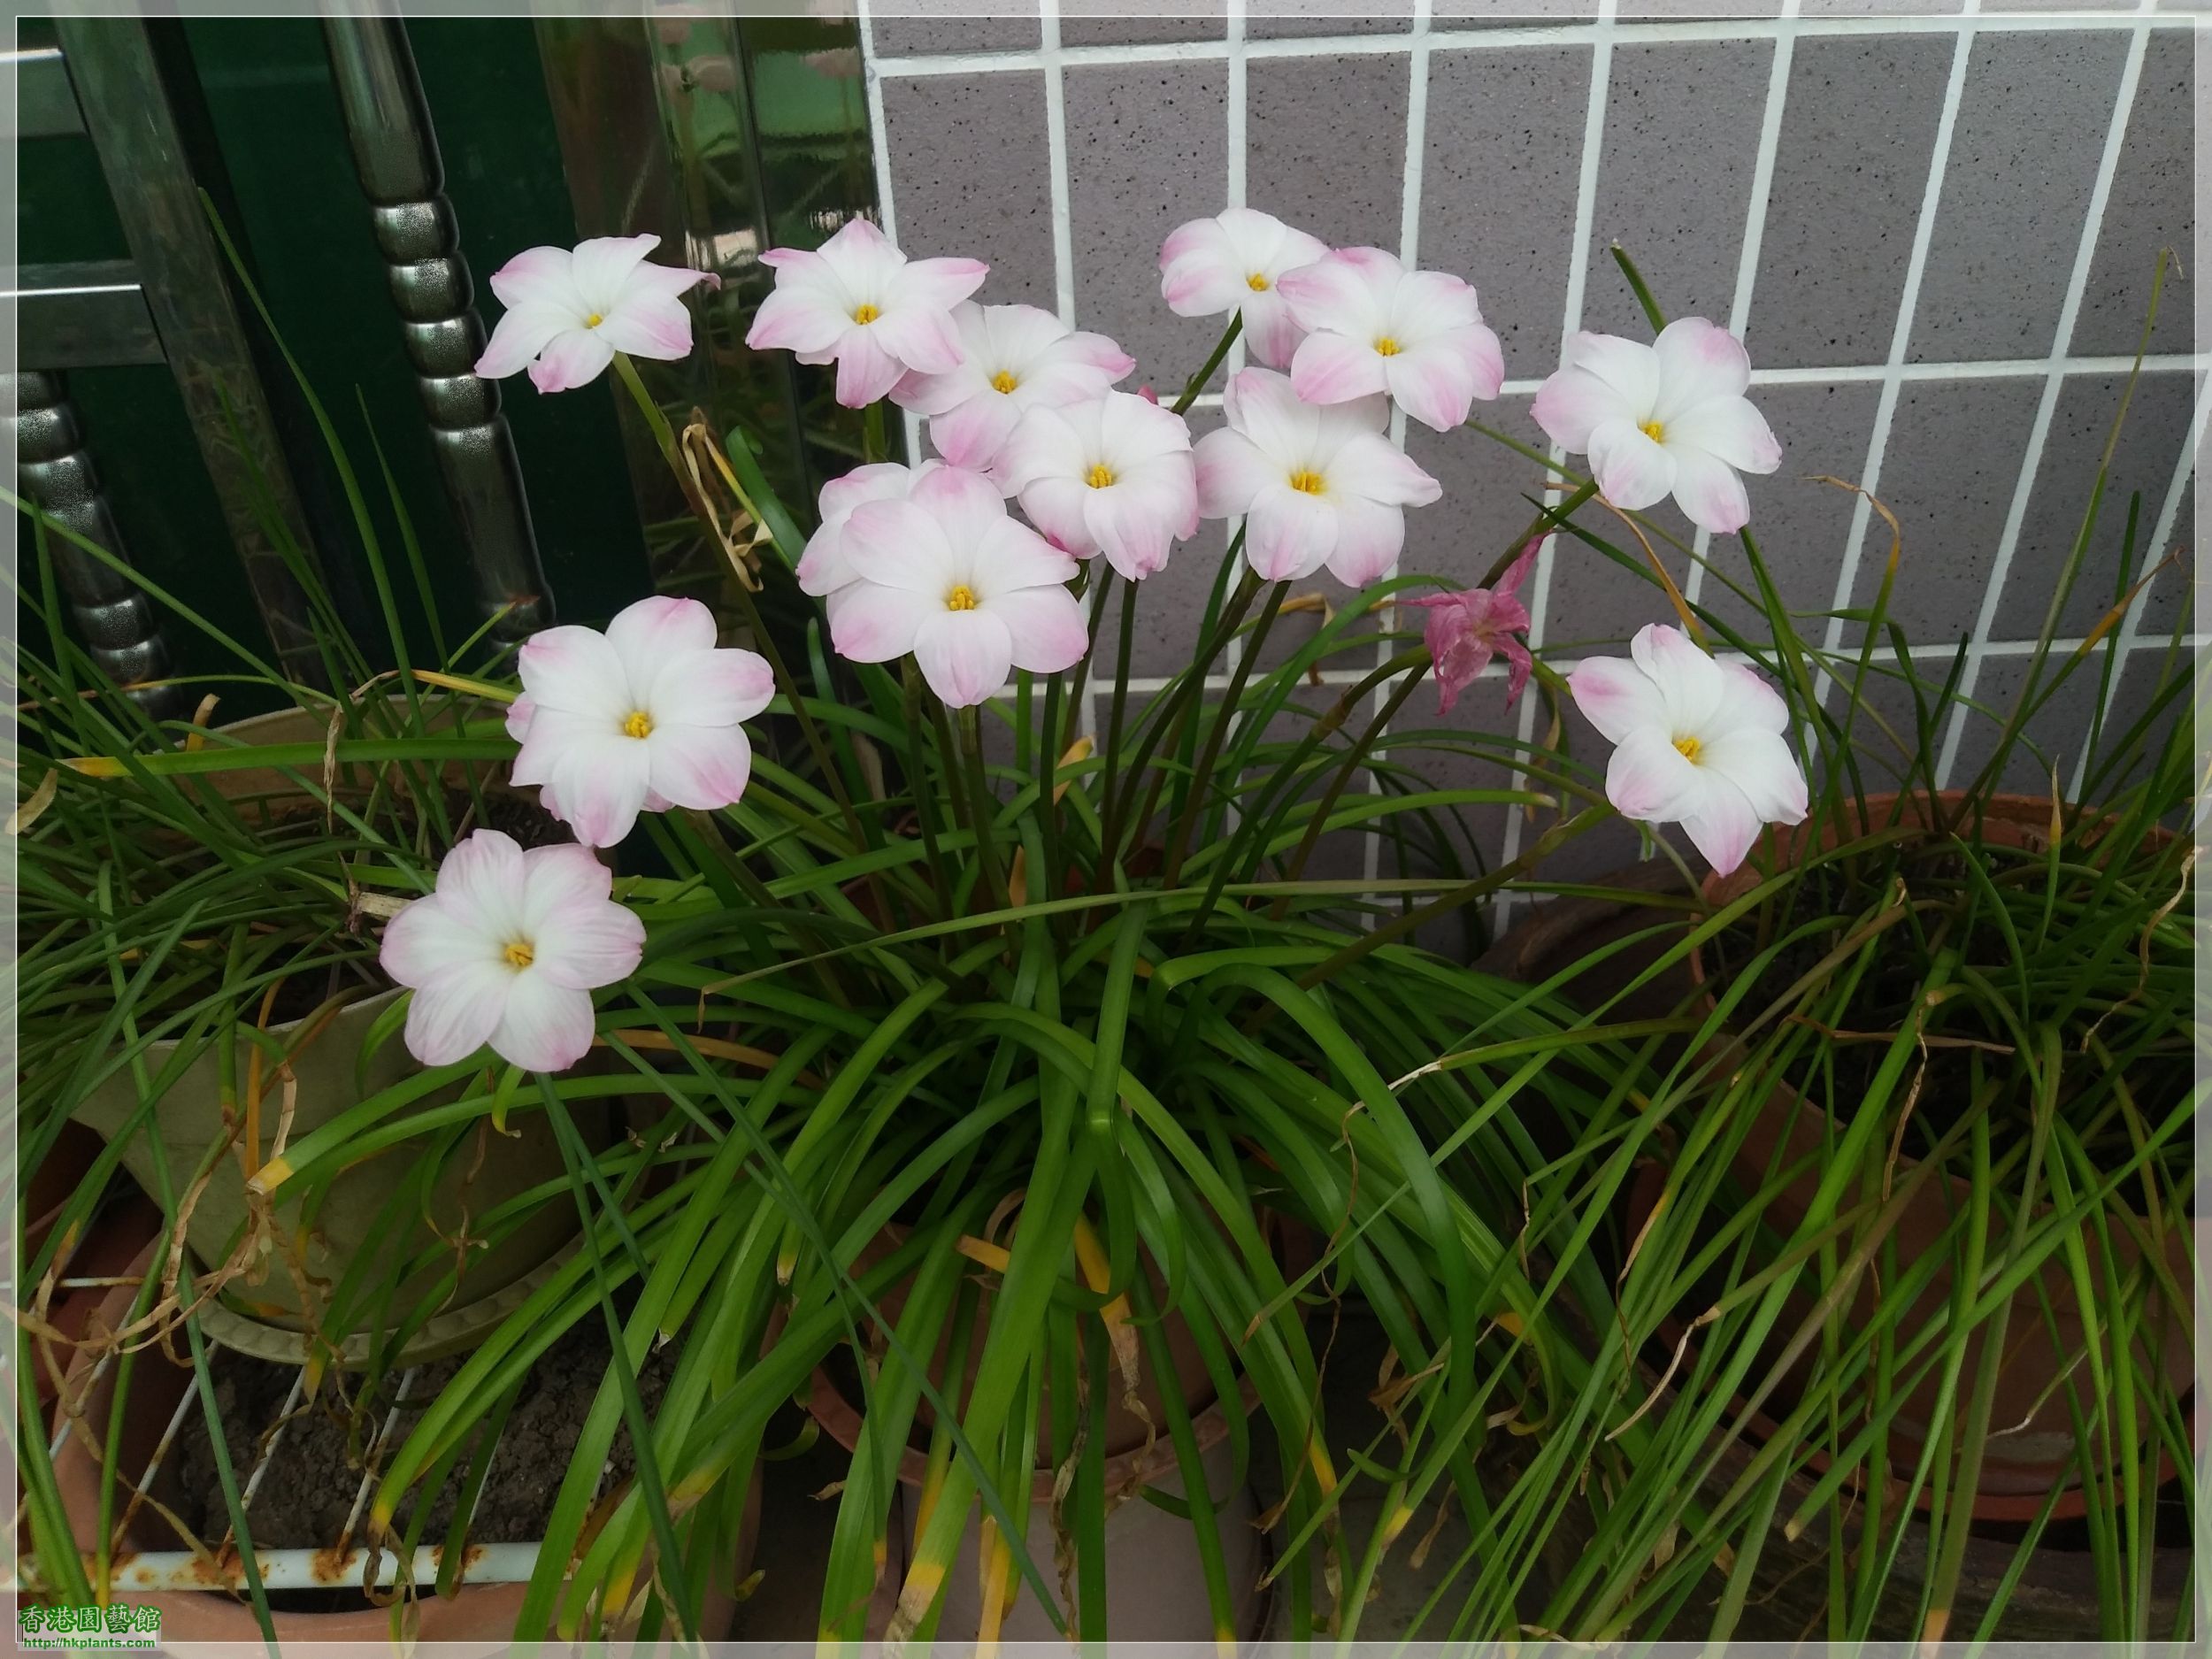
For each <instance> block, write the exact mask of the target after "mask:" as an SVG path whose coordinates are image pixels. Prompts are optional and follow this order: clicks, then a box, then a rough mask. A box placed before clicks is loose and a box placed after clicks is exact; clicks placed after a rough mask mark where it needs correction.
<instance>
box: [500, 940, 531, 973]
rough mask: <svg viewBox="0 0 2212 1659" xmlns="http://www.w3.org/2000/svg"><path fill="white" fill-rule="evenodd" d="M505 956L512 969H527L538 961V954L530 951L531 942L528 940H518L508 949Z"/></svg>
mask: <svg viewBox="0 0 2212 1659" xmlns="http://www.w3.org/2000/svg"><path fill="white" fill-rule="evenodd" d="M504 954H505V956H506V958H507V965H508V966H509V967H511V968H526V967H528V966H529V965H530V964H532V963H534V962H535V961H536V960H537V959H538V957H537V953H536V952H535V951H534V950H532V949H530V941H528V940H526V939H518V940H516V941H515V942H514V943H513V944H511V945H510V946H508V947H507V949H506V951H505V953H504Z"/></svg>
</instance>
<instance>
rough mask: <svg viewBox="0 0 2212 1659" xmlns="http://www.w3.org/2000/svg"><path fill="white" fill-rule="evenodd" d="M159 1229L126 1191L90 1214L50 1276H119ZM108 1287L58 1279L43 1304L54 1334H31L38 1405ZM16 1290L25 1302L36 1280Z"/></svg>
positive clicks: (54, 1388) (147, 1208)
mask: <svg viewBox="0 0 2212 1659" xmlns="http://www.w3.org/2000/svg"><path fill="white" fill-rule="evenodd" d="M160 1235H161V1211H160V1210H157V1209H155V1208H154V1206H153V1205H152V1204H151V1203H150V1202H147V1200H145V1199H144V1198H142V1197H141V1196H140V1195H139V1194H136V1193H130V1194H126V1195H124V1196H123V1197H121V1198H120V1199H119V1200H118V1201H117V1202H114V1203H112V1204H111V1205H110V1206H109V1207H108V1208H107V1209H106V1210H104V1211H103V1212H102V1213H100V1214H98V1215H96V1216H95V1217H93V1218H92V1222H91V1225H89V1226H88V1227H87V1228H86V1230H85V1238H84V1240H83V1242H82V1243H81V1244H80V1245H78V1246H77V1248H75V1249H74V1250H73V1251H72V1252H71V1254H70V1256H69V1259H68V1261H67V1262H66V1263H65V1264H62V1265H61V1266H59V1267H58V1271H56V1273H55V1275H54V1277H55V1279H56V1280H57V1281H63V1280H66V1279H119V1278H121V1277H122V1276H123V1275H124V1274H126V1273H134V1272H137V1271H139V1269H138V1266H137V1263H138V1258H139V1257H140V1256H142V1254H144V1252H145V1250H146V1247H147V1246H148V1245H150V1243H152V1242H153V1240H155V1239H157V1237H159V1236H160ZM112 1288H113V1287H112V1286H99V1285H83V1286H74V1287H73V1286H69V1285H67V1284H66V1283H60V1282H58V1284H57V1286H56V1290H55V1293H54V1297H53V1300H52V1301H51V1302H49V1303H48V1304H47V1308H46V1317H45V1320H44V1323H45V1325H47V1326H48V1327H49V1329H50V1331H52V1332H53V1333H55V1334H54V1335H52V1336H49V1335H46V1334H45V1333H39V1334H37V1335H35V1336H34V1337H33V1338H32V1340H31V1364H32V1368H33V1370H34V1371H35V1373H36V1381H37V1384H38V1402H39V1404H40V1405H41V1406H50V1405H52V1404H53V1403H54V1401H55V1398H56V1397H57V1395H58V1394H59V1393H60V1389H61V1384H60V1379H62V1378H63V1377H65V1376H66V1375H67V1373H68V1371H69V1367H70V1365H71V1363H72V1362H73V1356H74V1354H75V1345H76V1344H77V1343H78V1342H79V1341H80V1340H82V1338H83V1336H84V1333H85V1332H86V1331H87V1330H88V1329H89V1328H90V1326H91V1324H92V1317H93V1315H94V1314H95V1313H96V1312H97V1311H98V1310H99V1309H100V1307H101V1305H102V1304H103V1303H104V1302H106V1301H107V1299H108V1296H109V1294H111V1290H112ZM18 1291H19V1294H20V1296H21V1297H22V1299H23V1301H24V1302H25V1303H26V1304H28V1303H29V1302H30V1301H31V1298H32V1297H34V1296H35V1294H37V1291H38V1286H35V1285H23V1286H19V1287H18Z"/></svg>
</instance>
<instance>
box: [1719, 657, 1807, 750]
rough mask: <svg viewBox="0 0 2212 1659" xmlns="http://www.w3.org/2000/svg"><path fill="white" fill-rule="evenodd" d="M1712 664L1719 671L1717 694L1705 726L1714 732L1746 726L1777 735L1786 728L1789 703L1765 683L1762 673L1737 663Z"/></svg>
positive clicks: (1786, 729)
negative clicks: (1719, 693) (1716, 701)
mask: <svg viewBox="0 0 2212 1659" xmlns="http://www.w3.org/2000/svg"><path fill="white" fill-rule="evenodd" d="M1714 665H1715V666H1716V667H1717V668H1718V669H1719V670H1720V678H1721V695H1720V702H1719V703H1718V704H1717V707H1716V708H1715V710H1714V712H1713V716H1712V718H1711V719H1710V720H1709V723H1708V724H1709V729H1710V730H1712V731H1713V732H1715V733H1719V732H1723V731H1731V732H1732V731H1734V730H1736V729H1737V728H1738V727H1740V726H1748V727H1749V728H1750V729H1751V730H1753V731H1755V732H1772V733H1776V734H1777V735H1779V734H1780V733H1784V732H1786V731H1788V730H1789V727H1790V710H1789V705H1788V704H1787V703H1784V702H1783V701H1782V697H1781V694H1780V693H1779V692H1778V691H1776V690H1775V688H1774V687H1772V686H1770V685H1769V684H1768V683H1767V680H1766V676H1765V675H1764V674H1762V673H1760V672H1758V670H1756V669H1755V668H1747V667H1746V666H1745V665H1744V664H1741V663H1723V662H1718V661H1716V663H1715V664H1714Z"/></svg>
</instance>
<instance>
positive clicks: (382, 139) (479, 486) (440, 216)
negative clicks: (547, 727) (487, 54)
mask: <svg viewBox="0 0 2212 1659" xmlns="http://www.w3.org/2000/svg"><path fill="white" fill-rule="evenodd" d="M323 38H324V42H325V43H326V46H327V48H328V50H329V53H330V68H331V75H332V78H333V80H334V81H335V82H336V84H337V88H338V103H339V108H340V110H341V111H342V114H343V117H344V119H345V127H346V135H347V137H348V139H349V141H350V142H351V144H352V147H353V160H354V168H355V171H356V172H357V174H358V175H359V177H360V180H361V188H362V191H363V193H364V194H365V195H366V196H367V197H368V199H369V204H370V209H369V213H370V219H371V223H372V224H373V227H374V230H375V234H376V245H377V248H378V250H379V251H380V253H381V254H382V255H383V258H384V264H385V269H386V275H387V277H388V280H389V283H390V286H391V293H392V303H393V304H394V305H395V306H396V307H397V308H398V311H399V314H400V319H401V330H402V333H403V335H404V336H405V339H406V343H407V357H408V361H409V362H410V363H411V365H413V367H414V371H415V380H416V388H417V390H418V391H419V393H420V395H421V397H422V406H423V411H424V412H425V413H426V415H427V416H428V417H429V421H430V437H431V444H432V447H433V449H434V451H435V453H436V455H437V457H438V472H439V475H440V477H441V478H442V480H443V481H444V484H445V491H446V495H447V498H448V499H449V501H450V502H451V503H452V505H453V511H454V516H455V518H457V520H458V521H459V525H460V529H461V536H462V540H463V542H464V544H465V546H466V547H467V549H468V555H469V562H470V565H471V569H472V572H473V574H474V578H475V587H476V598H477V603H478V606H479V607H480V614H481V615H482V616H485V617H491V616H500V617H501V620H500V622H499V623H498V625H497V626H496V627H495V630H494V631H495V634H498V635H500V636H501V637H503V638H509V639H517V638H520V637H522V636H524V635H526V634H531V633H533V632H534V631H535V630H537V629H539V628H541V627H545V626H548V625H549V624H550V623H551V622H552V620H553V601H552V597H551V595H550V594H549V592H548V591H547V589H546V585H545V572H544V569H543V567H542V565H541V564H540V562H539V558H538V544H537V536H536V533H535V532H534V529H533V528H532V526H531V522H530V504H529V500H528V498H527V496H526V495H525V494H524V490H523V482H522V467H521V464H520V462H519V461H518V459H517V458H516V456H515V445H514V439H513V436H512V435H511V434H510V432H509V431H508V427H507V418H506V416H505V415H503V413H501V411H500V395H499V387H498V385H497V384H496V383H495V382H494V381H491V380H479V379H478V378H477V376H476V374H475V373H474V370H473V365H474V364H475V362H476V359H477V357H479V356H480V355H481V353H482V351H483V349H484V325H483V322H482V319H480V318H479V317H478V315H477V313H476V306H475V296H474V289H473V287H472V283H471V282H470V280H469V269H468V263H467V261H466V260H465V259H464V258H463V257H462V256H461V251H460V247H459V242H458V237H457V232H456V230H455V227H454V219H453V207H452V204H451V203H449V201H448V200H447V199H446V196H445V193H444V192H445V169H444V165H443V163H442V160H441V158H440V157H439V154H438V140H437V134H436V132H435V130H434V128H433V127H432V126H431V121H430V111H429V108H428V106H427V105H426V104H425V102H424V99H423V93H422V82H421V81H420V79H419V77H418V75H417V74H416V72H415V56H414V51H413V49H412V48H411V46H410V45H409V43H408V39H407V26H406V25H405V23H404V22H403V21H402V20H401V19H398V18H396V17H328V18H326V19H324V21H323Z"/></svg>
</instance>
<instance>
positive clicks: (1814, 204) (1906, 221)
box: [1745, 35, 1953, 368]
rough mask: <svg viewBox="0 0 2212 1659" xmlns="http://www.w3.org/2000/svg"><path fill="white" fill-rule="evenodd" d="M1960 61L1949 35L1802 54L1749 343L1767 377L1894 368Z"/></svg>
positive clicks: (1815, 47)
mask: <svg viewBox="0 0 2212 1659" xmlns="http://www.w3.org/2000/svg"><path fill="white" fill-rule="evenodd" d="M1952 51H1953V46H1952V42H1950V41H1949V40H1948V39H1947V38H1946V37H1945V36H1943V35H1829V36H1822V35H1808V36H1806V37H1804V38H1802V39H1801V40H1800V41H1799V42H1797V49H1796V53H1795V55H1794V57H1793V58H1792V59H1791V62H1790V79H1789V92H1788V97H1787V101H1786V103H1785V104H1784V105H1783V113H1782V129H1781V134H1780V139H1779V142H1778V145H1777V147H1776V150H1775V156H1774V179H1773V184H1772V187H1771V188H1770V190H1769V193H1768V196H1767V219H1766V227H1765V229H1764V231H1763V233H1762V235H1761V239H1760V243H1759V274H1758V279H1757V283H1756V286H1755V288H1753V289H1752V295H1751V311H1750V319H1749V323H1748V326H1747V328H1746V330H1745V343H1746V344H1747V346H1748V347H1749V348H1750V350H1751V360H1752V361H1753V362H1754V363H1756V364H1758V365H1760V366H1761V367H1763V368H1802V367H1809V366H1812V365H1861V364H1875V363H1882V362H1886V361H1887V359H1888V357H1889V342H1890V335H1891V334H1892V333H1893V330H1894V329H1895V327H1896V323H1897V302H1898V298H1899V296H1901V294H1902V293H1903V292H1904V287H1905V267H1906V265H1908V264H1909V261H1910V259H1911V257H1912V243H1913V233H1914V230H1915V229H1916V227H1917V224H1918V221H1919V217H1920V201H1921V196H1922V195H1923V193H1924V190H1925V188H1926V186H1927V181H1928V156H1929V151H1930V148H1931V146H1932V145H1933V143H1934V142H1935V134H1936V125H1937V123H1938V121H1939V120H1940V119H1942V114H1943V89H1944V87H1945V85H1946V83H1947V80H1948V77H1949V75H1950V72H1951V56H1952Z"/></svg>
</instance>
